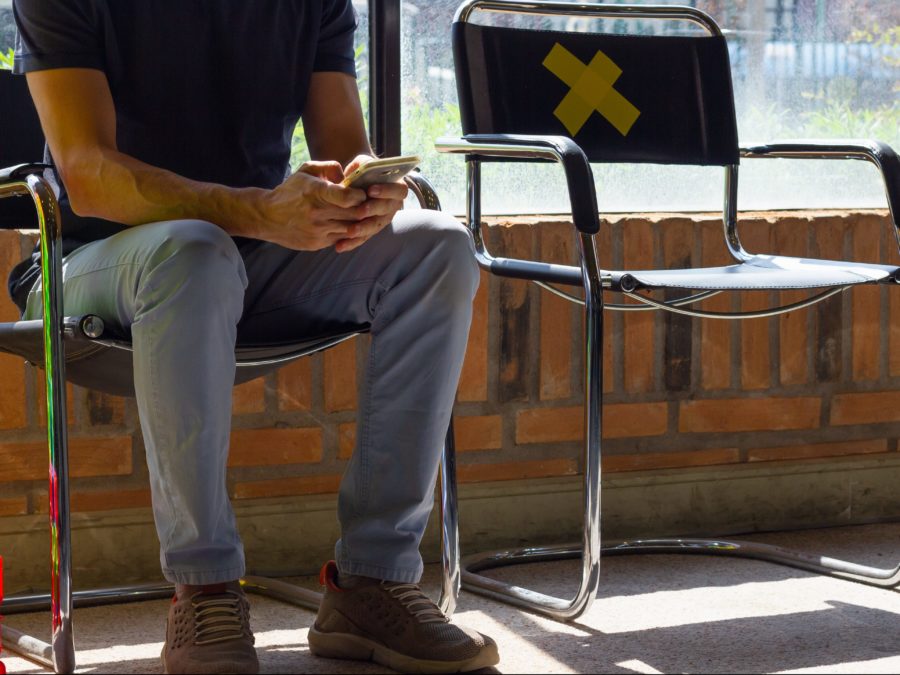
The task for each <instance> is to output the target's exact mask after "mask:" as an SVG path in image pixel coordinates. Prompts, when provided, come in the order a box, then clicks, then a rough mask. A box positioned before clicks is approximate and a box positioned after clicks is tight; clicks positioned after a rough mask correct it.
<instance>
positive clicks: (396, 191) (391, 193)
mask: <svg viewBox="0 0 900 675" xmlns="http://www.w3.org/2000/svg"><path fill="white" fill-rule="evenodd" d="M372 159H374V157H372V156H371V155H357V157H356V158H355V159H354V160H353V161H352V162H350V163H349V164H348V165H347V167H346V168H345V169H344V172H343V175H342V176H341V178H342V179H343V177H344V176H349V175H350V174H351V173H353V172H354V171H356V169H358V168H359V167H360V166H362V165H363V164H365V163H366V162H368V161H371V160H372ZM356 192H362V191H361V190H356ZM408 192H409V188H407V187H406V183H404V182H403V180H402V179H401V180H400V181H398V182H396V183H382V184H379V185H372V186H371V187H369V188H368V190H367V191H366V196H367V197H368V198H367V199H366V201H365V202H363V203H362V204H361V205H360V207H359V208H360V209H362V210H363V212H364V217H363V219H362V220H360V221H359V222H358V223H356V225H355V226H354V227H353V229H352V230H351V231H350V233H348V235H347V236H346V237H343V238H341V239H339V240H338V241H337V242H335V246H334V248H335V250H336V251H337V252H338V253H344V252H346V251H352V250H353V249H355V248H358V247H360V246H362V245H363V244H365V243H366V242H367V241H368V240H369V239H371V238H372V237H373V236H375V235H376V234H378V233H379V232H380V231H381V230H382V229H384V227H385V226H387V225H389V224H390V223H391V221H393V220H394V215H395V214H396V213H397V211H399V210H400V209H402V208H403V200H404V199H406V195H407V194H408Z"/></svg>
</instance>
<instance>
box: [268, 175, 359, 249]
mask: <svg viewBox="0 0 900 675" xmlns="http://www.w3.org/2000/svg"><path fill="white" fill-rule="evenodd" d="M343 179H344V172H343V169H342V168H341V165H340V163H338V162H306V163H305V164H303V165H302V166H301V167H300V168H299V169H298V170H297V171H296V172H295V173H294V174H293V175H292V176H291V177H290V178H288V179H287V180H286V181H285V182H284V183H282V184H281V185H279V186H278V187H276V188H275V189H274V190H272V191H270V192H269V193H268V194H267V195H266V197H265V199H264V200H263V204H262V209H261V213H260V215H261V219H262V220H263V221H264V222H265V223H266V226H265V227H264V228H263V229H262V230H261V231H260V232H258V233H256V235H255V236H256V238H258V239H264V240H266V241H271V242H273V243H276V244H279V245H281V246H284V247H286V248H291V249H295V250H298V251H317V250H319V249H323V248H327V247H329V246H334V245H335V244H337V243H339V242H340V241H342V240H345V239H353V238H355V237H357V236H359V234H360V233H361V232H362V231H363V229H362V228H363V224H364V223H365V222H366V219H367V218H368V216H369V214H370V208H369V206H368V205H367V200H366V193H365V192H364V191H363V190H357V189H355V188H348V187H344V186H342V185H341V184H340V182H341V181H342V180H343Z"/></svg>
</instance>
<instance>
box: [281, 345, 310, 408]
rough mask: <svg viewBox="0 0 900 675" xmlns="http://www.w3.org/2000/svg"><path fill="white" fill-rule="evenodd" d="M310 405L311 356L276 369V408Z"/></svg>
mask: <svg viewBox="0 0 900 675" xmlns="http://www.w3.org/2000/svg"><path fill="white" fill-rule="evenodd" d="M311 407H312V358H303V359H298V360H296V361H294V362H293V363H291V364H289V365H287V366H285V367H284V368H281V369H280V370H279V371H278V409H279V410H309V409H310V408H311Z"/></svg>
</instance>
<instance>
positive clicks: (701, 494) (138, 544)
mask: <svg viewBox="0 0 900 675" xmlns="http://www.w3.org/2000/svg"><path fill="white" fill-rule="evenodd" d="M898 482H900V455H894V454H890V455H883V456H878V457H866V458H844V459H834V460H828V461H816V462H778V463H765V464H755V465H742V466H728V467H709V468H702V469H697V470H684V469H678V470H670V471H654V472H632V473H619V474H613V475H611V476H610V477H609V478H608V479H605V480H604V481H603V516H602V518H603V520H602V523H603V538H604V540H607V541H614V540H619V539H628V538H636V537H653V536H671V535H688V536H690V535H701V534H702V535H710V536H712V535H715V536H720V535H726V534H738V533H747V532H758V531H774V530H788V529H800V528H812V527H827V526H835V525H851V524H862V523H874V522H885V521H890V520H900V490H897V487H896V486H897V484H898ZM581 483H582V481H581V479H580V478H560V479H541V480H526V481H504V482H496V483H480V484H468V485H464V486H462V488H461V490H460V530H461V543H462V549H463V554H466V553H474V552H478V551H481V550H487V549H497V548H504V547H508V546H519V545H523V544H530V545H541V544H552V543H560V542H566V541H573V540H578V539H579V538H580V534H581V514H582V506H581V496H580V492H581ZM336 506H337V497H336V495H327V496H308V497H301V498H287V499H272V500H264V501H253V502H237V503H236V504H235V510H236V512H237V515H238V520H239V522H240V528H241V535H242V537H243V539H244V545H245V548H246V551H247V562H248V567H249V569H250V570H251V571H253V572H255V573H260V574H269V575H273V576H274V575H285V574H309V573H313V572H315V571H316V570H317V569H318V567H319V566H320V565H321V563H322V561H324V560H326V559H328V558H329V557H331V556H332V547H333V545H334V541H335V539H336V538H337V536H338V532H339V530H338V522H337V517H336ZM436 512H437V510H436V509H435V514H436ZM72 532H73V547H74V556H73V558H74V565H75V587H76V589H83V588H89V587H95V586H110V585H118V584H125V583H133V582H144V581H157V580H159V579H160V573H159V562H158V545H157V539H156V532H155V529H154V526H153V521H152V513H151V511H150V510H149V509H129V510H124V511H110V512H92V513H76V514H74V515H73V518H72ZM437 533H438V528H437V527H436V515H433V516H432V524H431V526H430V527H429V531H428V534H427V535H426V540H425V542H424V545H423V551H424V555H425V557H426V559H427V560H428V561H435V560H437V559H438V558H439V548H438V540H437ZM0 553H2V555H3V557H4V572H5V581H6V590H7V593H8V594H9V593H13V592H17V591H23V590H26V589H43V588H46V586H47V578H48V567H49V562H48V561H49V537H48V531H47V518H46V516H20V517H14V518H4V519H0Z"/></svg>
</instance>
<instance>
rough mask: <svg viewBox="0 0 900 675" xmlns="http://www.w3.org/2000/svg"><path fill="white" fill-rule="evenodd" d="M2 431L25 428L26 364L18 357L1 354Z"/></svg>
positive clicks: (0, 404)
mask: <svg viewBox="0 0 900 675" xmlns="http://www.w3.org/2000/svg"><path fill="white" fill-rule="evenodd" d="M0 374H2V376H0V429H21V428H22V427H24V426H25V423H26V415H25V364H24V362H23V361H22V359H21V358H19V357H18V356H12V355H10V354H0Z"/></svg>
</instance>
